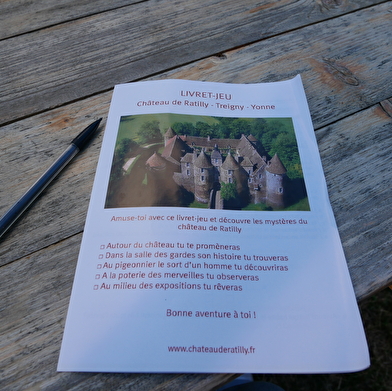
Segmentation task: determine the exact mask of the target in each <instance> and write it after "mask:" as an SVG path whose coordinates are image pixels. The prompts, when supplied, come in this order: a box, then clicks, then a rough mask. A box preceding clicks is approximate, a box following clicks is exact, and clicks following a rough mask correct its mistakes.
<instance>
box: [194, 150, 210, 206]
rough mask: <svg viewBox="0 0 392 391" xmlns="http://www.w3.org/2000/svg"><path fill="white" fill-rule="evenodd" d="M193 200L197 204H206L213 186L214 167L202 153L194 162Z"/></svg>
mask: <svg viewBox="0 0 392 391" xmlns="http://www.w3.org/2000/svg"><path fill="white" fill-rule="evenodd" d="M193 167H194V180H195V198H196V199H197V200H198V201H199V202H203V203H208V201H209V199H210V191H211V189H212V187H213V184H214V166H213V165H212V164H211V160H210V158H209V157H208V156H207V155H206V154H205V152H204V151H202V152H201V153H200V155H199V156H198V157H197V159H196V160H195V162H194V165H193Z"/></svg>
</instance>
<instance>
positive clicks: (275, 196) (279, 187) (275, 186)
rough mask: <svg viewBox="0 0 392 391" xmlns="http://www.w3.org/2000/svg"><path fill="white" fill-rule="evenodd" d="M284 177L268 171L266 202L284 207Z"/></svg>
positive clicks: (273, 205) (275, 206)
mask: <svg viewBox="0 0 392 391" xmlns="http://www.w3.org/2000/svg"><path fill="white" fill-rule="evenodd" d="M284 177H285V175H279V174H271V173H270V172H268V171H266V204H267V205H269V206H272V207H273V208H284Z"/></svg>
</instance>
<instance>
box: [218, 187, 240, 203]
mask: <svg viewBox="0 0 392 391" xmlns="http://www.w3.org/2000/svg"><path fill="white" fill-rule="evenodd" d="M237 196H238V194H237V185H236V183H222V184H221V197H222V199H224V200H225V201H230V200H235V199H236V198H237Z"/></svg>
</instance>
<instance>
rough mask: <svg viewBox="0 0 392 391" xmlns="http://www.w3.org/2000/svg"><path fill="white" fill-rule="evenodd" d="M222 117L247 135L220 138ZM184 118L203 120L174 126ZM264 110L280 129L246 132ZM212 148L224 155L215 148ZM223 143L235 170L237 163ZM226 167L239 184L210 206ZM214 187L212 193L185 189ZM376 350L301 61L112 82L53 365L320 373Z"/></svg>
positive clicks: (359, 364)
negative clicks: (282, 77) (298, 72)
mask: <svg viewBox="0 0 392 391" xmlns="http://www.w3.org/2000/svg"><path fill="white" fill-rule="evenodd" d="M222 118H223V119H222ZM236 118H239V119H240V120H237V121H236V120H235V119H236ZM254 118H257V119H258V120H257V121H256V120H254ZM260 119H261V120H260ZM154 121H158V125H157V123H156V122H154ZM146 123H147V124H146ZM143 124H144V125H143ZM154 124H155V125H154ZM187 124H188V125H187ZM189 124H191V125H189ZM223 124H225V126H226V131H227V129H231V133H230V132H228V134H229V136H230V137H226V138H229V139H232V137H233V136H234V135H235V134H234V133H235V132H237V133H239V132H241V131H242V130H244V129H245V131H246V130H248V131H249V129H250V133H249V134H247V135H246V140H245V139H244V140H243V141H242V144H240V139H237V140H239V141H231V142H230V141H227V142H226V144H225V141H224V140H226V138H225V137H220V138H219V137H218V138H215V140H211V135H213V136H216V134H217V133H216V132H217V131H218V130H217V129H224V126H223ZM260 124H261V125H260ZM154 126H155V128H156V127H157V126H158V127H159V131H160V134H157V133H156V132H155V134H154ZM187 126H188V129H190V130H192V131H193V130H194V129H198V130H199V131H200V129H201V132H202V133H201V135H199V136H194V138H192V137H190V135H189V134H188V135H187V138H185V137H184V136H185V135H180V134H177V135H173V133H170V132H169V133H167V130H168V129H169V128H174V129H185V128H186V127H187ZM257 126H261V128H263V126H264V128H265V132H268V135H269V136H271V137H269V138H268V137H267V136H266V135H264V136H263V130H262V131H260V130H258V132H259V133H258V139H256V138H255V137H250V135H251V134H252V133H251V132H252V129H253V130H254V131H256V130H257V129H258V128H257ZM141 129H142V130H141ZM148 129H149V130H151V134H147V133H148ZM233 129H234V130H233ZM255 129H256V130H255ZM143 132H144V133H143ZM203 132H204V133H203ZM213 132H215V133H213ZM274 132H275V133H274ZM290 132H291V133H290ZM165 134H166V135H167V136H166V140H165ZM208 135H209V136H210V138H209V139H208ZM222 135H223V133H222ZM169 136H170V137H169ZM173 137H174V138H175V139H173ZM198 137H199V138H198ZM240 137H241V135H240ZM242 137H245V136H242ZM290 137H291V138H290ZM293 137H294V139H295V140H296V145H295V143H294V144H293V142H292V141H293ZM212 138H214V137H212ZM277 138H279V140H278V139H277ZM287 138H288V139H287ZM124 139H128V140H131V142H130V141H128V140H126V141H122V140H124ZM176 140H177V142H178V143H179V144H178V145H180V147H179V146H178V145H177V146H174V143H175V141H176ZM192 140H193V141H192ZM195 140H196V141H195ZM222 140H223V141H222ZM263 140H264V143H267V144H268V145H263ZM290 140H291V141H290ZM165 142H166V144H167V146H166V147H165V146H164V143H165ZM181 142H182V143H185V144H186V147H184V144H181ZM237 142H238V145H240V147H241V148H242V149H241V148H240V150H239V149H238V148H239V147H238V145H237V144H236V143H237ZM121 143H122V144H121ZM170 143H173V147H171V144H170ZM203 143H204V144H203ZM230 143H231V144H232V145H229V144H230ZM290 143H291V144H290ZM212 144H214V145H212ZM215 145H216V147H215ZM181 146H182V149H181ZM252 146H253V147H254V149H252V148H253V147H252ZM121 148H122V150H120V149H121ZM171 148H172V149H171ZM176 148H177V149H176ZM186 148H189V149H186ZM214 148H215V151H218V152H219V154H220V156H221V161H220V162H219V161H218V160H219V159H218V160H216V161H215V160H211V159H215V158H216V156H218V157H219V155H217V154H216V153H215V154H214V156H212V155H213V153H214ZM271 148H272V149H271ZM279 148H283V149H279ZM290 148H291V149H290ZM115 150H116V153H115V152H114V151H115ZM192 150H193V151H192ZM176 151H177V155H176ZM179 151H180V152H179ZM287 151H291V152H290V153H291V155H290V153H289V154H288V152H287ZM154 152H156V155H155V157H152V156H153V155H154ZM265 152H266V153H265ZM263 153H265V155H264V156H262V155H263ZM275 153H277V156H278V157H279V161H278V162H277V160H276V158H275V160H273V157H274V156H272V155H275ZM178 154H180V155H178ZM202 154H204V155H205V157H204V158H203V159H204V163H205V161H207V164H205V167H200V166H202V164H201V163H200V161H201V160H202V158H201V157H200V156H201V155H202ZM229 154H230V155H231V157H229ZM252 154H253V155H252ZM298 154H299V157H298ZM162 155H164V156H162ZM185 156H186V157H185ZM150 157H151V160H148V159H149V158H150ZM199 157H200V159H199V160H197V159H198V158H199ZM260 157H261V158H262V159H264V160H260ZM181 159H182V160H181ZM228 159H229V160H230V159H233V160H234V161H235V162H236V163H232V164H234V168H235V169H238V170H239V171H238V172H241V175H242V176H241V175H239V174H238V172H237V171H236V173H237V174H236V173H234V172H233V171H234V170H231V171H232V172H231V173H230V167H229V160H228ZM226 160H227V163H226V166H227V167H226V172H224V170H225V167H223V165H224V162H225V161H226ZM249 161H250V163H249ZM263 162H264V163H263ZM279 162H280V163H282V165H283V167H284V168H285V169H286V170H287V172H286V173H282V172H279V169H281V166H280V165H279ZM285 162H286V163H285ZM214 163H215V164H218V165H219V164H222V165H221V166H214ZM264 165H265V166H264ZM232 168H233V167H232ZM301 170H302V173H303V176H302V177H301ZM244 172H245V174H244ZM175 173H176V174H175ZM203 174H205V175H203ZM230 175H231V180H230V179H229V178H230ZM236 175H239V176H236ZM244 175H247V180H244V181H243V183H242V185H241V186H242V187H241V188H240V189H239V188H238V182H240V181H242V180H243V178H244ZM290 175H291V176H292V178H290ZM175 176H176V181H175V180H172V178H174V177H175ZM274 181H275V182H274ZM276 181H278V182H276ZM279 181H280V182H279ZM226 182H227V183H229V182H231V183H235V186H237V187H236V189H237V191H238V192H240V193H241V191H242V193H241V195H240V196H239V199H236V200H233V199H232V200H231V201H230V200H227V201H225V202H224V205H225V208H231V209H217V208H219V207H222V201H221V202H220V203H219V202H218V201H216V199H217V198H216V197H218V200H219V194H220V195H222V192H223V188H226V189H227V188H230V186H227V185H226ZM256 182H257V183H256ZM173 184H174V185H173ZM192 186H193V187H192ZM231 186H232V187H231V188H233V185H231ZM247 186H248V187H247ZM219 187H220V188H221V192H220V193H219V192H215V191H214V190H213V191H212V193H213V194H212V195H211V189H218V190H219ZM179 189H180V190H181V191H179ZM184 189H185V191H184ZM301 191H302V193H301ZM206 194H208V195H210V196H211V197H213V202H212V207H215V209H209V208H208V202H207V204H206V203H205V201H203V200H202V202H199V203H196V204H195V203H191V201H192V202H193V201H194V200H195V199H196V201H197V199H202V198H203V197H205V195H206ZM282 194H283V195H282ZM192 197H193V199H192ZM214 200H215V202H214ZM256 201H260V202H256ZM203 202H204V203H203ZM151 205H152V206H151ZM178 205H180V206H178ZM195 206H196V207H195ZM201 206H205V207H206V208H202V207H201ZM234 208H236V209H234ZM263 208H264V210H263ZM291 209H294V210H291ZM368 365H369V357H368V350H367V345H366V339H365V336H364V331H363V328H362V323H361V319H360V315H359V312H358V308H357V305H356V299H355V295H354V292H353V288H352V285H351V281H350V277H349V273H348V269H347V265H346V261H345V257H344V253H343V250H342V246H341V243H340V239H339V236H338V231H337V228H336V224H335V220H334V217H333V213H332V210H331V207H330V203H329V199H328V195H327V189H326V184H325V179H324V175H323V171H322V166H321V162H320V157H319V153H318V148H317V143H316V139H315V136H314V131H313V127H312V123H311V119H310V114H309V109H308V106H307V102H306V97H305V93H304V90H303V87H302V83H301V79H300V77H299V76H297V77H295V78H294V79H292V80H289V81H283V82H278V83H267V84H250V85H240V84H222V83H203V82H194V81H184V80H162V81H151V82H150V81H149V82H139V83H131V84H124V85H119V86H116V88H115V91H114V93H113V99H112V104H111V107H110V112H109V117H108V120H107V126H106V131H105V135H104V141H103V145H102V150H101V155H100V159H99V163H98V168H97V173H96V178H95V182H94V187H93V191H92V195H91V201H90V207H89V211H88V216H87V221H86V226H85V232H84V235H83V241H82V245H81V250H80V255H79V260H78V264H77V270H76V275H75V281H74V285H73V290H72V296H71V301H70V306H69V311H68V316H67V321H66V327H65V332H64V338H63V343H62V347H61V353H60V358H59V364H58V370H59V371H89V372H229V373H316V372H318V373H320V372H349V371H357V370H361V369H364V368H366V367H367V366H368Z"/></svg>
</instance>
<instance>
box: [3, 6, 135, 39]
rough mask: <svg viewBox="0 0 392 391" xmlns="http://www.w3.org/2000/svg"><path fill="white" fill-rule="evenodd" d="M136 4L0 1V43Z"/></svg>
mask: <svg viewBox="0 0 392 391" xmlns="http://www.w3.org/2000/svg"><path fill="white" fill-rule="evenodd" d="M138 2H140V0H111V1H105V0H95V1H93V2H92V1H89V0H50V1H48V0H46V1H30V0H3V1H0V26H1V29H0V40H1V39H5V38H8V37H12V36H14V35H19V34H23V33H27V32H30V31H34V30H38V29H42V28H45V27H48V26H54V25H56V24H59V23H64V22H67V21H70V20H75V19H80V18H83V17H86V16H89V15H94V14H97V13H99V12H104V11H108V10H112V9H115V8H118V7H122V6H124V5H130V4H133V3H138Z"/></svg>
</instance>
